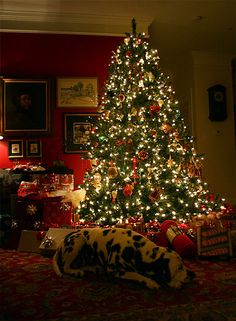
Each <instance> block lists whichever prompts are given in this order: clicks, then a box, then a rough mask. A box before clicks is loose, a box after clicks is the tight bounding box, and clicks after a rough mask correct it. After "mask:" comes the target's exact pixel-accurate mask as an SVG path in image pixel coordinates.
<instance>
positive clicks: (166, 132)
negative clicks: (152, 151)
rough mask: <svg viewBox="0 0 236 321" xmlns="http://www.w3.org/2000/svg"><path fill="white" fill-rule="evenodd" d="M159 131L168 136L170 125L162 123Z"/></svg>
mask: <svg viewBox="0 0 236 321" xmlns="http://www.w3.org/2000/svg"><path fill="white" fill-rule="evenodd" d="M161 130H163V132H164V133H165V134H168V133H169V132H170V131H171V125H170V124H168V123H164V124H163V125H162V126H161Z"/></svg>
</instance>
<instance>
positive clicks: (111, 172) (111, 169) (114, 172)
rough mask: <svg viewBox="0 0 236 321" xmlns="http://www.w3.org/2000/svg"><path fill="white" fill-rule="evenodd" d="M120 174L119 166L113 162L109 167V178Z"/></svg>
mask: <svg viewBox="0 0 236 321" xmlns="http://www.w3.org/2000/svg"><path fill="white" fill-rule="evenodd" d="M117 176H118V170H117V167H116V166H114V165H113V164H111V166H110V167H109V168H108V177H109V178H116V177H117Z"/></svg>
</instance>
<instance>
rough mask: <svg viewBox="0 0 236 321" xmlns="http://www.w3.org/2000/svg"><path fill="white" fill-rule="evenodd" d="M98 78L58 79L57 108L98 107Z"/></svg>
mask: <svg viewBox="0 0 236 321" xmlns="http://www.w3.org/2000/svg"><path fill="white" fill-rule="evenodd" d="M97 106H98V78H96V77H87V78H86V77H70V78H66V77H64V78H57V107H59V108H74V107H97Z"/></svg>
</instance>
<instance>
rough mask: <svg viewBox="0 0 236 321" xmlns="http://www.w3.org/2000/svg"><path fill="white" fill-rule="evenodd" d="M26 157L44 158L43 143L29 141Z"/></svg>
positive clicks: (27, 142)
mask: <svg viewBox="0 0 236 321" xmlns="http://www.w3.org/2000/svg"><path fill="white" fill-rule="evenodd" d="M26 156H27V157H42V141H41V140H27V141H26Z"/></svg>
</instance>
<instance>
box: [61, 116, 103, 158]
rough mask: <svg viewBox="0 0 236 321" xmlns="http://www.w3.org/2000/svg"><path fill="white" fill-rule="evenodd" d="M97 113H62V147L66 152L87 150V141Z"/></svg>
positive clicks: (83, 151)
mask: <svg viewBox="0 0 236 321" xmlns="http://www.w3.org/2000/svg"><path fill="white" fill-rule="evenodd" d="M97 118H98V114H97V113H80V114H70V113H68V114H67V113H65V114H64V147H65V153H66V154H80V153H86V152H87V147H86V145H87V142H88V140H89V134H90V131H91V128H92V126H93V124H94V123H95V122H96V120H97Z"/></svg>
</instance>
